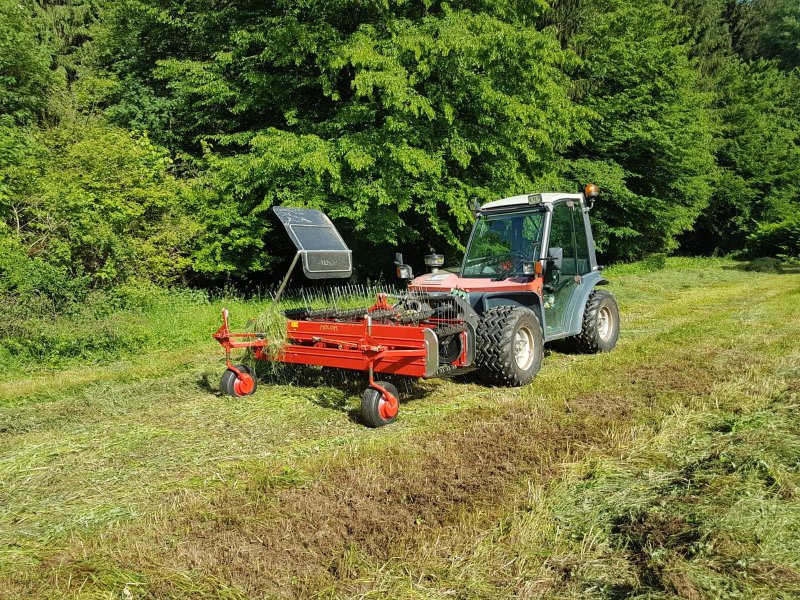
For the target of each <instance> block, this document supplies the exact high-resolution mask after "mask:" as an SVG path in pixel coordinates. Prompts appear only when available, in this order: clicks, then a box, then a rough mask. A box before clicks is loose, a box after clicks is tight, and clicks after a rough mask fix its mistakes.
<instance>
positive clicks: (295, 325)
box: [289, 321, 300, 327]
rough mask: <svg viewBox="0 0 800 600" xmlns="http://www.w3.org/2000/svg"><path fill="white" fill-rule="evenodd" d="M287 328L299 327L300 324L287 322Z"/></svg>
mask: <svg viewBox="0 0 800 600" xmlns="http://www.w3.org/2000/svg"><path fill="white" fill-rule="evenodd" d="M289 327H300V323H298V322H297V321H289Z"/></svg>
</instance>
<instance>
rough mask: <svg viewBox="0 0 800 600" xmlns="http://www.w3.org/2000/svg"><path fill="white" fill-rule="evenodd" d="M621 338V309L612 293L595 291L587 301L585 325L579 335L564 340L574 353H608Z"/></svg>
mask: <svg viewBox="0 0 800 600" xmlns="http://www.w3.org/2000/svg"><path fill="white" fill-rule="evenodd" d="M617 338H619V307H618V306H617V301H616V300H615V299H614V296H613V295H612V294H611V292H607V291H605V290H595V291H593V292H592V293H591V295H590V296H589V299H588V300H587V301H586V308H585V309H584V311H583V324H582V326H581V332H580V333H579V334H578V335H574V336H572V337H568V338H566V339H565V340H564V342H565V344H566V346H567V348H568V349H569V350H571V351H573V352H582V353H584V354H595V353H597V352H608V351H609V350H611V349H612V348H613V347H614V346H616V345H617Z"/></svg>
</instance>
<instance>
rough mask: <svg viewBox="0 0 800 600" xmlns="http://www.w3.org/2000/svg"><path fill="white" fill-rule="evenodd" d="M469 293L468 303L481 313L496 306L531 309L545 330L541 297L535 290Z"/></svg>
mask: <svg viewBox="0 0 800 600" xmlns="http://www.w3.org/2000/svg"><path fill="white" fill-rule="evenodd" d="M473 294H474V292H473V293H471V294H470V304H472V306H473V307H475V310H476V311H477V312H478V313H479V314H481V315H483V313H485V312H486V311H487V310H489V309H490V308H495V307H497V306H521V307H523V308H527V309H529V310H532V311H533V312H534V313H535V314H536V316H537V317H538V319H539V323H541V325H542V331H545V322H544V311H543V310H542V299H541V298H540V297H539V294H537V293H536V292H480V293H478V294H475V297H474V298H473V297H472V296H473Z"/></svg>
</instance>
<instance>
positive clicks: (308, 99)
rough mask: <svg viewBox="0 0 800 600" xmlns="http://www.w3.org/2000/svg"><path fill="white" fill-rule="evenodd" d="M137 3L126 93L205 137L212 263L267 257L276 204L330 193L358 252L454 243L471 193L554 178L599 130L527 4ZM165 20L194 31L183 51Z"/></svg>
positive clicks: (190, 141)
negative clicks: (525, 19)
mask: <svg viewBox="0 0 800 600" xmlns="http://www.w3.org/2000/svg"><path fill="white" fill-rule="evenodd" d="M137 6H138V8H137V9H136V11H135V12H134V11H133V9H132V8H131V6H130V5H127V6H126V7H122V8H121V9H120V12H119V13H118V14H117V18H120V19H121V18H123V17H124V18H125V19H128V22H129V25H130V27H129V29H128V31H134V32H135V31H138V34H137V38H136V45H137V47H138V48H139V50H137V52H136V53H135V55H133V56H131V57H130V60H133V61H135V63H136V67H135V72H138V73H143V76H141V77H140V78H139V79H138V81H139V82H140V83H139V84H137V85H134V86H131V93H138V92H136V90H137V89H141V87H139V86H141V85H143V84H144V85H147V86H148V87H149V90H150V93H151V94H153V93H155V94H156V95H161V96H162V97H164V98H165V100H164V101H163V102H167V103H169V104H170V106H171V108H172V114H173V124H174V127H173V128H172V129H173V131H175V130H177V131H179V132H181V133H180V137H181V139H182V147H183V148H184V149H186V150H190V151H193V152H194V151H196V143H197V141H200V140H205V141H206V142H208V143H209V145H208V146H207V150H206V153H205V157H204V158H205V166H206V167H207V168H208V170H209V174H208V177H209V188H210V191H209V196H208V198H207V202H206V204H207V205H208V209H207V210H206V211H205V213H204V219H207V220H208V222H209V230H210V232H211V233H212V235H211V236H210V237H209V239H208V240H207V241H206V242H205V243H204V244H203V245H204V249H203V251H202V254H201V256H200V258H199V260H198V268H201V269H202V270H205V271H207V272H211V273H215V272H245V271H248V270H250V271H260V270H263V269H265V268H268V266H269V264H270V260H271V256H270V253H269V249H268V248H266V247H265V246H264V242H265V238H266V237H267V235H268V234H269V231H270V230H269V226H268V224H267V222H266V220H265V215H266V212H267V210H268V209H269V208H270V207H271V206H272V205H275V204H289V205H302V206H309V207H315V208H324V209H325V210H326V211H327V212H328V214H329V215H330V216H331V217H332V218H333V219H334V220H337V222H339V223H340V224H341V225H342V226H343V228H344V230H345V231H346V232H347V233H349V234H351V235H350V236H348V237H349V238H350V239H355V238H357V239H358V242H357V247H356V250H357V251H359V250H362V251H361V255H362V256H363V255H366V254H367V253H370V252H374V249H375V248H376V247H378V246H381V245H388V246H391V247H393V246H396V245H398V244H407V243H411V242H416V243H418V242H420V241H423V242H430V243H435V244H437V245H446V246H449V247H459V245H460V242H461V241H462V239H463V235H464V232H465V229H466V227H467V226H468V225H469V224H470V212H469V210H468V201H469V199H470V198H472V197H474V196H477V197H479V198H482V199H493V198H496V197H498V196H502V195H506V194H511V193H515V192H518V191H519V190H521V189H532V188H535V187H538V186H539V185H542V184H543V183H545V182H548V181H554V175H555V167H556V163H557V159H558V155H559V152H560V151H561V150H563V149H565V148H566V147H567V146H568V145H569V144H570V143H572V142H574V141H575V140H581V139H585V137H586V132H585V116H586V115H587V114H588V113H587V112H586V111H584V110H581V109H580V108H579V107H577V106H575V105H574V103H572V102H571V101H570V100H569V97H568V88H569V86H568V80H567V79H566V77H565V76H564V74H563V69H564V68H565V67H567V66H569V65H570V64H572V63H573V62H574V56H573V55H572V54H571V53H570V52H564V51H562V50H561V49H560V48H559V45H558V43H557V40H556V39H555V37H554V36H553V35H552V32H549V31H544V32H543V31H539V30H538V29H537V28H536V27H535V24H533V23H531V24H529V25H527V26H525V25H523V24H522V23H521V22H520V21H521V20H522V16H521V15H522V14H523V13H525V14H527V15H530V14H531V13H530V12H528V11H530V6H527V7H521V6H520V7H517V5H516V4H515V3H507V4H502V5H500V6H495V5H493V4H489V3H486V4H476V3H456V4H452V5H447V6H445V5H442V6H439V5H436V6H431V7H430V8H426V9H422V8H419V7H416V6H410V5H407V4H405V3H387V4H385V5H383V6H382V7H381V8H380V9H377V10H376V9H375V7H373V6H371V5H368V3H361V2H334V3H331V2H311V3H309V5H308V7H307V10H304V11H302V12H296V11H295V10H294V9H293V8H292V7H291V5H290V4H284V3H278V4H277V5H274V6H270V7H263V8H253V7H247V8H246V9H245V8H236V7H229V8H228V9H226V10H225V11H222V12H220V13H217V14H216V15H215V17H214V18H213V19H212V18H209V15H207V14H206V13H205V12H204V11H199V10H198V11H195V10H191V11H189V10H185V3H183V2H178V1H174V2H170V3H168V8H167V9H166V10H162V11H160V12H156V10H155V6H154V5H153V4H152V3H148V2H141V3H138V4H137ZM194 6H196V4H195V3H193V7H194ZM515 7H516V8H515ZM478 10H481V11H483V12H477V11H478ZM165 29H167V30H169V32H170V34H169V35H168V36H167V38H168V39H172V37H173V36H175V35H177V34H178V32H181V35H183V36H184V37H183V38H182V40H181V46H180V48H176V49H175V52H169V53H166V52H163V47H164V45H165V44H167V45H168V44H170V43H171V42H170V41H164V39H163V38H164V35H163V32H164V30H165ZM154 31H160V32H161V35H159V36H158V37H157V38H156V37H154V36H153V32H154ZM131 35H133V33H129V34H128V37H126V39H127V40H128V42H127V43H129V42H130V36H131ZM168 57H169V58H168ZM159 59H160V60H159ZM128 97H129V98H130V96H128ZM149 97H152V96H149ZM148 102H149V101H148ZM159 102H161V101H159ZM134 112H135V111H134ZM128 113H129V114H130V113H131V111H130V110H128ZM223 207H224V208H223Z"/></svg>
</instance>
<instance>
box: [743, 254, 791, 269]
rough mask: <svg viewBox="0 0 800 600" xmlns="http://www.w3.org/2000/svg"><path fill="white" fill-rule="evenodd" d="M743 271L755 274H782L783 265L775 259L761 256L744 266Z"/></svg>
mask: <svg viewBox="0 0 800 600" xmlns="http://www.w3.org/2000/svg"><path fill="white" fill-rule="evenodd" d="M744 270H745V271H753V272H756V273H783V263H782V262H781V261H780V260H779V259H777V258H770V257H768V256H763V257H761V258H754V259H753V260H751V261H750V262H749V263H747V264H746V265H745V266H744Z"/></svg>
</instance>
